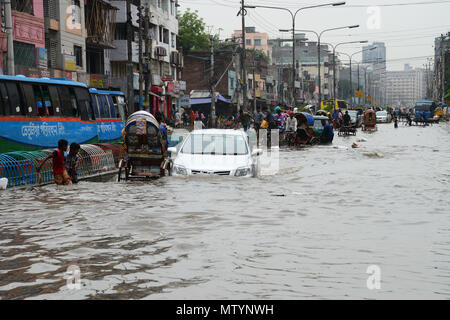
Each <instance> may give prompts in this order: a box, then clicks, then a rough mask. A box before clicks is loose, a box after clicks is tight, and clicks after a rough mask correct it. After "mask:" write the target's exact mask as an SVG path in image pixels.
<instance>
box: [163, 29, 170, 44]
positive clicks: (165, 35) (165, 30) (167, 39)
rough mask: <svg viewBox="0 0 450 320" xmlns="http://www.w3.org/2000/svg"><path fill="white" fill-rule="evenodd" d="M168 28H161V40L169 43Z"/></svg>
mask: <svg viewBox="0 0 450 320" xmlns="http://www.w3.org/2000/svg"><path fill="white" fill-rule="evenodd" d="M169 34H170V33H169V30H168V29H164V30H163V42H164V43H165V44H169V41H170V39H169Z"/></svg>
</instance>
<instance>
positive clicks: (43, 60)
mask: <svg viewBox="0 0 450 320" xmlns="http://www.w3.org/2000/svg"><path fill="white" fill-rule="evenodd" d="M36 51H37V52H36V53H37V57H38V58H37V59H38V61H37V64H38V67H39V68H47V67H48V63H47V49H46V48H36Z"/></svg>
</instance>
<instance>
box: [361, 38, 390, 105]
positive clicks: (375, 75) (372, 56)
mask: <svg viewBox="0 0 450 320" xmlns="http://www.w3.org/2000/svg"><path fill="white" fill-rule="evenodd" d="M363 50H364V51H363V52H362V63H363V64H366V65H370V66H371V70H372V72H371V78H370V79H371V81H372V84H373V85H372V96H374V97H379V100H380V101H379V102H380V103H382V104H384V103H386V102H387V101H386V99H385V98H386V97H385V92H386V89H387V88H386V85H385V84H386V46H385V44H384V42H374V43H372V44H370V45H367V46H364V47H363Z"/></svg>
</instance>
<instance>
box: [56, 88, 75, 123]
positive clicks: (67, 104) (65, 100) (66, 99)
mask: <svg viewBox="0 0 450 320" xmlns="http://www.w3.org/2000/svg"><path fill="white" fill-rule="evenodd" d="M58 92H59V99H60V101H61V108H62V110H61V113H62V114H63V115H64V116H66V117H71V116H72V104H71V101H70V92H69V88H68V87H64V86H58Z"/></svg>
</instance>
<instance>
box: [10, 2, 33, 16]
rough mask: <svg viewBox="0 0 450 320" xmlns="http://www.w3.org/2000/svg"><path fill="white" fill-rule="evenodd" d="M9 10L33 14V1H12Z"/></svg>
mask: <svg viewBox="0 0 450 320" xmlns="http://www.w3.org/2000/svg"><path fill="white" fill-rule="evenodd" d="M11 10H16V11H19V12H25V13H29V14H33V0H12V1H11Z"/></svg>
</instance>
